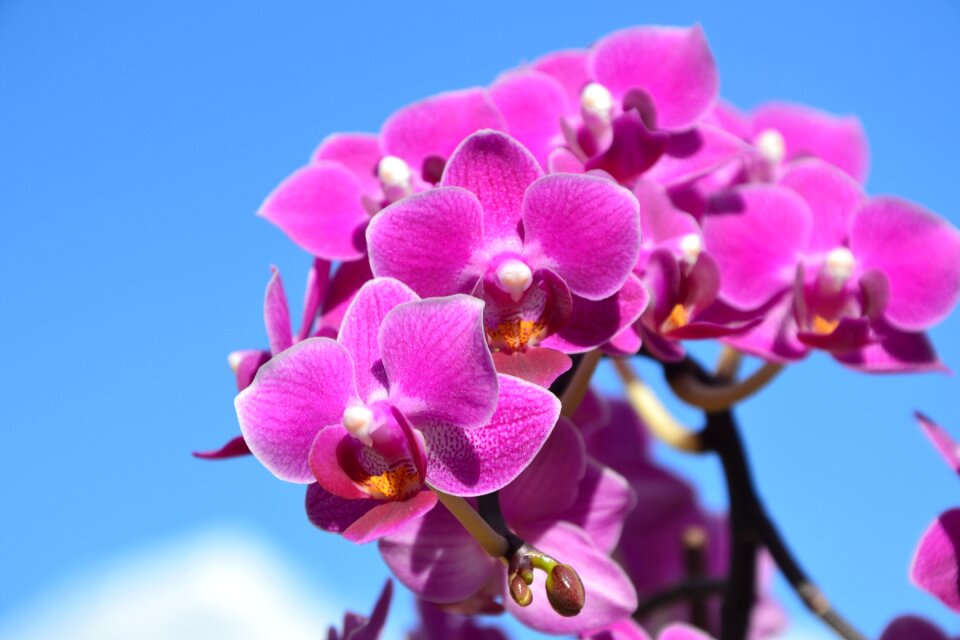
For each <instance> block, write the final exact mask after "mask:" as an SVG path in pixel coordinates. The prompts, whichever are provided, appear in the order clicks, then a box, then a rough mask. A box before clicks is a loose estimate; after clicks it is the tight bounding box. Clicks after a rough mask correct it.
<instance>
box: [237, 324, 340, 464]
mask: <svg viewBox="0 0 960 640" xmlns="http://www.w3.org/2000/svg"><path fill="white" fill-rule="evenodd" d="M356 398H357V391H356V382H355V380H354V373H353V361H352V360H351V359H350V354H349V353H348V352H347V350H346V349H344V348H343V347H342V346H341V345H339V344H337V343H336V342H334V341H333V340H329V339H326V338H311V339H309V340H304V341H303V342H300V343H298V344H295V345H294V346H292V347H290V348H289V349H287V350H286V351H284V352H282V353H280V354H278V355H277V356H275V357H274V358H273V359H272V360H270V362H268V363H266V364H265V365H263V366H262V367H260V371H258V372H257V377H256V378H254V380H253V383H252V384H251V385H250V386H249V387H247V388H246V389H244V390H243V391H241V392H240V394H239V395H238V396H237V399H236V402H235V404H236V408H237V417H238V418H239V420H240V431H241V432H242V433H243V437H244V439H245V440H246V441H247V445H249V447H250V451H252V452H253V455H254V456H256V457H257V459H258V460H259V461H260V462H261V463H263V465H264V466H265V467H267V469H269V470H270V471H271V473H273V474H274V475H275V476H277V477H278V478H280V479H281V480H287V481H289V482H300V483H307V482H312V481H313V473H311V471H310V464H309V460H308V456H309V453H310V446H311V444H312V443H313V440H314V437H316V435H317V432H318V431H319V430H320V428H321V427H323V426H325V425H330V424H335V423H339V422H340V419H341V416H342V414H343V410H344V408H345V407H346V406H347V404H348V403H350V402H351V401H352V400H355V399H356Z"/></svg>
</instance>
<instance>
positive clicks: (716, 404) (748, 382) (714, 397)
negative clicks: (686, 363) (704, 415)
mask: <svg viewBox="0 0 960 640" xmlns="http://www.w3.org/2000/svg"><path fill="white" fill-rule="evenodd" d="M782 370H783V365H782V364H780V363H777V362H767V363H764V365H763V366H762V367H760V368H759V369H757V370H756V371H754V372H753V373H752V374H751V375H750V376H748V377H747V378H744V379H743V380H742V381H741V382H736V383H730V384H723V385H719V386H717V385H708V384H704V383H703V382H701V381H700V380H698V379H697V376H695V375H691V374H689V373H685V374H683V375H678V376H674V377H670V378H668V379H667V381H668V382H669V383H670V388H671V389H673V392H674V393H675V394H677V397H678V398H680V399H681V400H683V401H684V402H686V403H687V404H691V405H693V406H695V407H699V408H701V409H703V410H704V411H712V412H718V411H726V410H727V409H729V408H730V407H732V406H733V405H735V404H737V403H738V402H740V401H741V400H745V399H747V398H749V397H750V396H752V395H753V394H755V393H756V392H757V391H760V389H762V388H764V387H765V386H767V384H769V382H770V381H771V380H773V379H774V378H775V377H776V376H777V374H778V373H780V372H781V371H782Z"/></svg>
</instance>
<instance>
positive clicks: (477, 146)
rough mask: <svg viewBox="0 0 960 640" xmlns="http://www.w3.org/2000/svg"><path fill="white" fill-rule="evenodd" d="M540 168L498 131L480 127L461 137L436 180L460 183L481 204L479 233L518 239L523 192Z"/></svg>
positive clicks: (540, 174)
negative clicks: (438, 178)
mask: <svg viewBox="0 0 960 640" xmlns="http://www.w3.org/2000/svg"><path fill="white" fill-rule="evenodd" d="M542 175H543V171H542V170H541V169H540V165H539V164H537V160H536V158H534V157H533V156H532V155H531V154H530V152H529V151H527V150H526V149H525V148H524V147H523V145H521V144H520V143H518V142H517V141H516V140H514V139H513V138H511V137H510V136H508V135H506V134H505V133H500V132H499V131H480V132H478V133H475V134H473V135H472V136H470V137H469V138H467V139H466V140H464V141H463V143H462V144H460V146H459V147H457V150H456V151H455V152H454V154H453V156H452V157H451V158H450V161H449V162H447V167H446V169H444V171H443V179H442V180H441V181H440V184H441V185H442V186H444V187H463V188H464V189H467V190H468V191H470V192H471V193H473V194H474V195H476V196H477V199H479V200H480V204H481V205H482V206H483V235H484V237H485V238H487V239H488V241H489V240H490V239H493V238H498V239H501V238H502V239H506V240H510V239H514V238H515V239H516V243H517V245H519V243H520V236H519V227H520V206H521V203H522V202H523V194H524V192H525V191H526V190H527V187H529V186H530V184H531V183H533V181H534V180H536V179H537V178H539V177H541V176H542Z"/></svg>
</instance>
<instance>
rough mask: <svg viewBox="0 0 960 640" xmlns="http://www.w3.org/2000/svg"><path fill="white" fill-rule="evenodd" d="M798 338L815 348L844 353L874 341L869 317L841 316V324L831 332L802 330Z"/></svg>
mask: <svg viewBox="0 0 960 640" xmlns="http://www.w3.org/2000/svg"><path fill="white" fill-rule="evenodd" d="M797 338H799V339H800V341H801V342H802V343H804V344H805V345H808V346H810V347H814V348H815V349H823V350H824V351H833V352H836V353H843V352H846V351H851V350H854V349H862V348H864V347H866V346H867V345H869V344H871V343H872V342H873V336H872V335H871V332H870V320H869V319H867V318H841V319H840V324H839V325H837V328H836V329H834V330H833V331H831V332H830V333H827V334H823V333H816V332H814V331H801V332H799V333H798V334H797Z"/></svg>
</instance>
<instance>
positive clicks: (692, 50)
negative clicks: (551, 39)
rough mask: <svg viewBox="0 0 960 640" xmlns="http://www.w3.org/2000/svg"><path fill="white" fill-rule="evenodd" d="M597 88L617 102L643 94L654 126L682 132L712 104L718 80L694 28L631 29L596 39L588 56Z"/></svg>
mask: <svg viewBox="0 0 960 640" xmlns="http://www.w3.org/2000/svg"><path fill="white" fill-rule="evenodd" d="M592 63H593V72H594V75H595V77H596V80H597V82H599V83H600V84H602V85H604V86H605V87H607V89H609V90H610V92H611V93H613V95H614V96H616V97H618V98H621V99H622V98H623V97H624V96H625V95H626V94H627V93H628V92H629V91H630V90H631V89H643V90H644V91H646V92H647V93H648V94H650V97H652V98H653V102H654V104H655V105H656V109H657V126H658V127H660V128H662V129H682V128H684V127H686V126H687V125H690V124H692V123H693V122H694V121H695V120H696V119H697V118H699V117H700V115H702V114H703V112H704V111H706V110H707V109H708V108H710V106H711V105H712V104H713V102H714V101H715V100H716V98H717V92H718V90H719V86H720V79H719V76H718V73H717V67H716V63H715V62H714V59H713V54H712V53H710V47H709V46H708V45H707V39H706V37H705V36H704V34H703V29H702V28H701V27H700V25H695V26H693V27H688V28H679V27H635V28H632V29H624V30H623V31H618V32H616V33H613V34H611V35H608V36H606V37H605V38H602V39H601V40H600V41H599V42H598V43H597V44H596V46H595V47H594V50H593V57H592Z"/></svg>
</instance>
